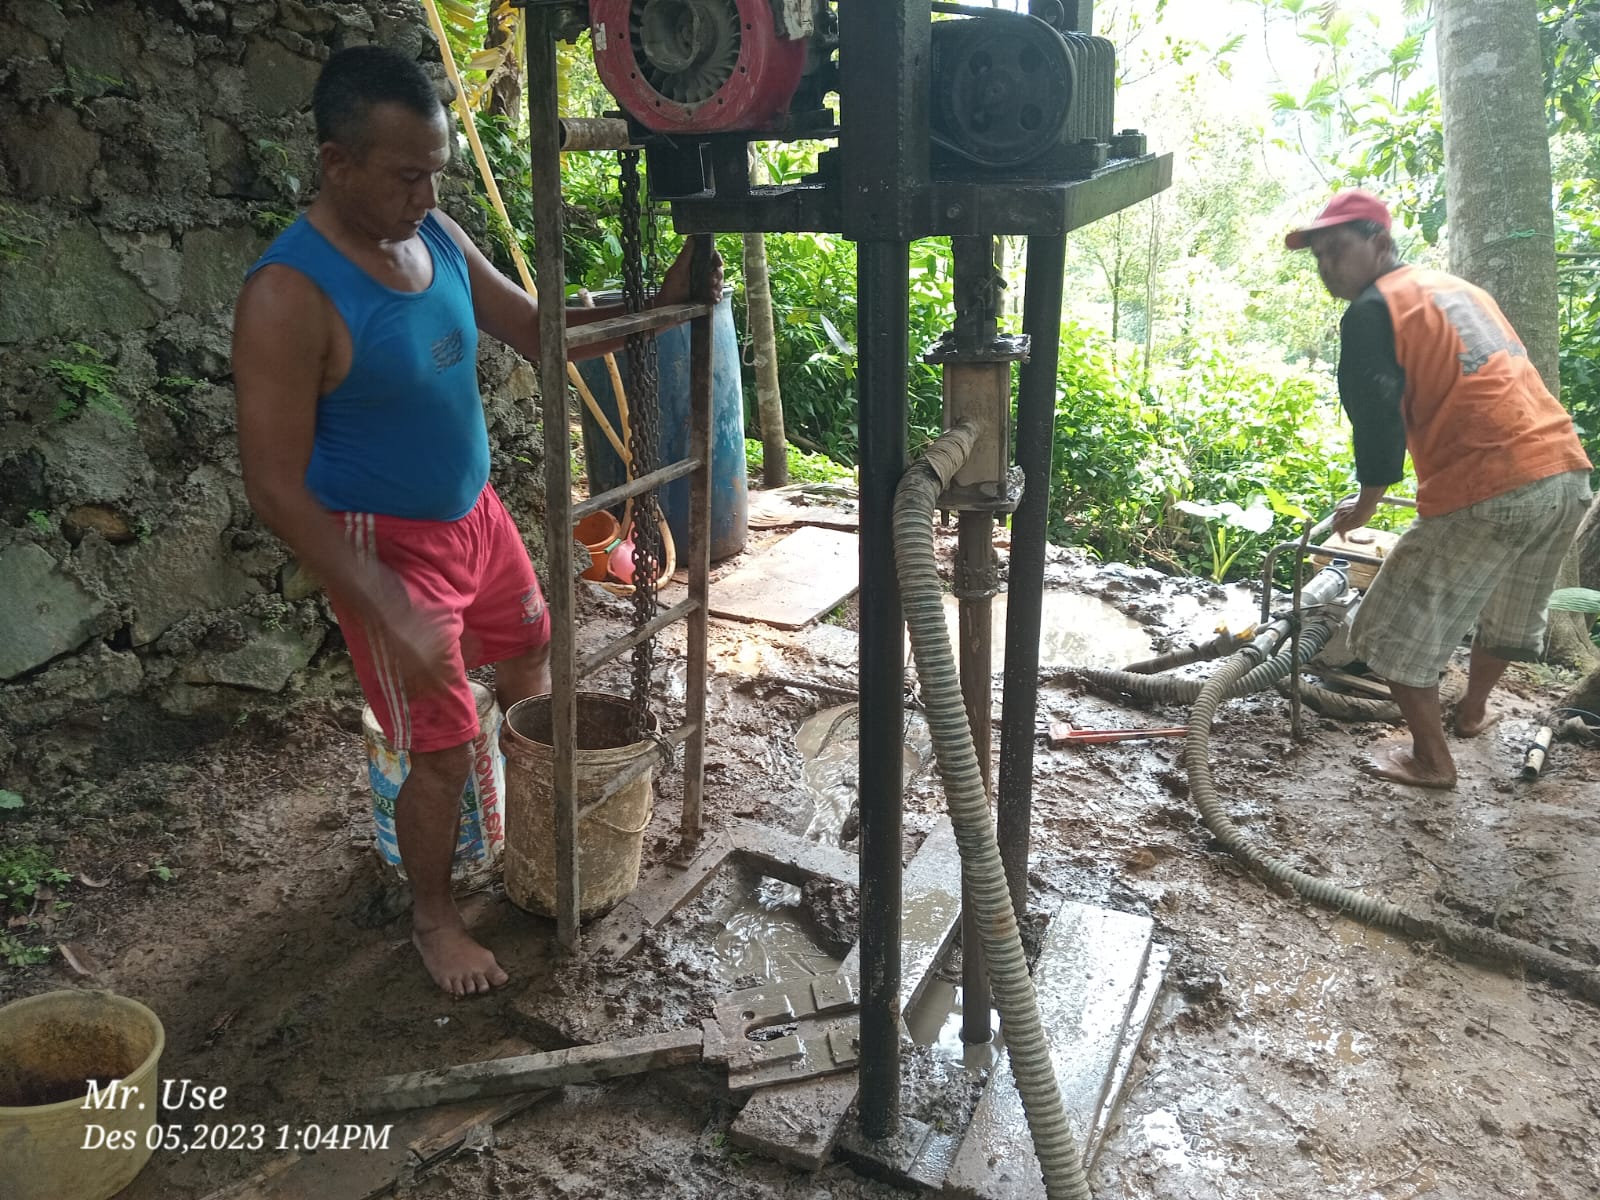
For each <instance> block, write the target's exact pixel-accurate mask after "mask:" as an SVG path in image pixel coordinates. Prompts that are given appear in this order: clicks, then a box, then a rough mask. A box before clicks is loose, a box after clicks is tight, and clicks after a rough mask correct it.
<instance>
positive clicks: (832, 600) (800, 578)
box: [711, 526, 860, 629]
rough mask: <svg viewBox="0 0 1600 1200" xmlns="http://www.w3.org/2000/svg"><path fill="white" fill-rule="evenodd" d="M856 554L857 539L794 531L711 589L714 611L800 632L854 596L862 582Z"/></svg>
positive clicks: (837, 532) (814, 530) (826, 531)
mask: <svg viewBox="0 0 1600 1200" xmlns="http://www.w3.org/2000/svg"><path fill="white" fill-rule="evenodd" d="M857 554H858V550H857V538H856V535H855V534H853V533H845V532H842V531H841V530H837V529H818V528H815V527H813V526H807V527H806V528H804V529H799V530H796V531H795V532H794V533H791V534H790V535H789V536H788V537H786V538H784V539H783V540H782V541H780V542H779V543H778V544H777V545H775V546H773V547H772V548H771V549H769V550H765V551H763V552H762V553H760V554H757V555H754V556H752V557H751V558H750V559H748V560H747V561H746V562H745V563H744V565H743V566H741V567H739V568H738V570H736V571H734V572H733V573H732V574H731V575H729V576H727V577H726V578H723V579H719V580H718V581H717V582H716V583H714V584H712V585H711V611H712V613H713V614H715V615H716V616H719V617H734V618H737V619H739V620H742V621H760V622H761V623H762V624H764V625H772V626H775V627H777V628H779V629H799V628H801V627H802V626H805V625H808V624H810V623H811V622H812V621H814V620H816V619H817V618H818V617H820V616H822V615H823V614H824V613H826V612H828V611H829V610H830V609H832V608H834V607H836V606H837V605H838V604H839V603H840V602H841V601H843V600H845V599H846V598H847V597H849V596H851V595H852V594H854V592H855V590H856V587H857V586H858V581H859V578H860V568H859V564H858V562H857Z"/></svg>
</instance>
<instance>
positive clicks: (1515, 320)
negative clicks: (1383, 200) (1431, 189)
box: [1439, 0, 1561, 392]
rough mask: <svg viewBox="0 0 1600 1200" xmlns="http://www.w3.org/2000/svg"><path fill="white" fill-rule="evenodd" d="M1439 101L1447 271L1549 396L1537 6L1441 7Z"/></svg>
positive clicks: (1555, 333) (1544, 137)
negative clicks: (1513, 341) (1499, 328)
mask: <svg viewBox="0 0 1600 1200" xmlns="http://www.w3.org/2000/svg"><path fill="white" fill-rule="evenodd" d="M1439 94H1440V106H1441V108H1442V109H1443V112H1444V160H1445V194H1446V195H1447V196H1448V197H1449V232H1450V269H1451V271H1453V272H1454V273H1455V274H1457V275H1460V276H1461V277H1462V278H1464V279H1469V280H1471V281H1472V282H1473V283H1475V284H1477V285H1478V286H1479V287H1481V288H1483V289H1484V290H1486V291H1487V292H1488V293H1489V294H1490V295H1492V296H1493V297H1494V298H1495V300H1496V301H1498V302H1499V305H1500V307H1501V308H1502V309H1503V310H1504V311H1505V314H1506V317H1507V318H1508V319H1509V320H1510V321H1511V325H1512V328H1514V329H1515V330H1516V331H1517V333H1518V335H1519V336H1520V337H1521V338H1522V343H1523V345H1525V346H1526V347H1527V348H1528V357H1529V358H1530V359H1531V360H1532V361H1533V365H1534V366H1535V367H1537V368H1538V369H1539V374H1540V375H1542V376H1544V381H1545V386H1547V387H1548V388H1549V389H1550V390H1551V391H1552V392H1555V391H1557V390H1558V389H1559V388H1560V386H1561V381H1560V373H1559V364H1558V353H1559V349H1560V345H1559V328H1560V326H1559V315H1560V314H1559V308H1558V302H1557V299H1556V253H1555V214H1554V212H1553V211H1552V209H1551V206H1550V138H1549V132H1548V129H1547V127H1546V125H1545V114H1544V60H1543V58H1542V56H1541V53H1540V50H1539V20H1538V11H1537V6H1536V5H1533V4H1529V3H1527V0H1441V3H1440V5H1439Z"/></svg>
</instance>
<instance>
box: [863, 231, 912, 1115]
mask: <svg viewBox="0 0 1600 1200" xmlns="http://www.w3.org/2000/svg"><path fill="white" fill-rule="evenodd" d="M856 253H857V255H858V256H859V257H858V262H857V274H858V280H857V289H858V290H857V295H858V297H859V307H858V309H857V312H858V316H857V319H856V337H857V340H858V342H859V344H860V346H861V365H860V374H859V376H858V386H859V388H860V394H861V419H860V429H861V450H860V463H861V620H860V639H861V751H860V753H861V760H860V768H859V776H858V778H859V781H860V784H859V787H860V796H861V1043H862V1045H861V1127H862V1130H863V1132H864V1133H865V1134H866V1135H867V1136H868V1137H870V1138H884V1137H890V1136H892V1135H893V1134H894V1133H895V1132H896V1131H897V1130H898V1129H899V1127H900V881H901V865H900V855H901V846H900V806H901V801H902V797H903V794H904V791H905V780H904V778H903V776H902V774H901V747H902V746H903V745H904V744H905V702H904V697H903V695H902V693H903V689H904V684H905V669H906V660H905V634H904V632H903V623H902V622H903V616H902V613H901V609H900V583H899V579H898V578H897V576H896V574H895V566H894V492H895V487H896V486H897V485H898V484H899V482H900V476H901V475H902V474H903V473H904V472H905V465H906V389H907V385H908V381H909V371H908V369H907V363H908V358H909V340H910V335H909V325H910V320H911V314H910V303H909V300H910V296H909V293H910V278H911V276H910V271H911V260H910V249H909V247H908V246H907V244H906V243H905V242H863V243H861V244H860V245H859V246H858V247H857V249H856Z"/></svg>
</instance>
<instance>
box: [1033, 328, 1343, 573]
mask: <svg viewBox="0 0 1600 1200" xmlns="http://www.w3.org/2000/svg"><path fill="white" fill-rule="evenodd" d="M1133 374H1134V371H1133V369H1132V366H1131V365H1130V364H1128V363H1125V362H1122V361H1119V359H1118V357H1117V355H1116V354H1115V352H1114V351H1113V349H1112V347H1111V346H1110V345H1109V344H1107V343H1106V342H1105V341H1103V340H1102V339H1101V338H1099V337H1098V336H1096V335H1094V334H1092V333H1090V332H1089V331H1088V330H1086V329H1084V328H1083V327H1082V326H1079V325H1076V324H1073V323H1070V322H1069V323H1067V324H1066V325H1064V326H1063V327H1062V357H1061V372H1060V387H1061V392H1060V399H1059V401H1058V404H1057V407H1056V419H1055V442H1054V448H1053V456H1052V488H1051V493H1052V494H1051V501H1050V533H1051V538H1052V540H1054V541H1057V542H1065V543H1069V544H1075V545H1079V546H1082V547H1084V548H1085V549H1088V550H1089V551H1091V552H1092V553H1094V554H1096V555H1097V556H1099V557H1101V558H1105V559H1114V560H1119V561H1124V562H1138V561H1144V560H1148V561H1150V562H1153V563H1156V564H1159V565H1163V566H1165V567H1166V568H1168V569H1169V570H1183V571H1198V572H1200V573H1202V574H1205V575H1207V576H1209V577H1211V578H1213V579H1219V580H1220V579H1222V578H1226V577H1230V576H1237V575H1239V574H1249V573H1250V572H1251V571H1252V570H1253V568H1254V566H1255V563H1256V562H1257V561H1258V559H1257V557H1256V555H1255V554H1254V553H1252V552H1253V551H1259V550H1260V549H1263V548H1264V547H1265V546H1266V545H1268V544H1270V543H1271V542H1272V541H1275V540H1280V539H1283V538H1287V537H1291V536H1296V535H1297V534H1298V531H1299V525H1300V523H1301V522H1302V521H1303V520H1304V519H1305V515H1306V514H1307V513H1308V512H1309V513H1321V512H1325V511H1327V510H1328V509H1329V508H1331V507H1332V505H1333V503H1334V501H1335V500H1337V499H1338V498H1339V497H1340V496H1341V495H1343V494H1345V493H1346V492H1348V491H1349V490H1350V480H1349V467H1348V462H1349V452H1348V447H1347V446H1346V445H1344V435H1343V434H1342V432H1341V431H1340V429H1339V425H1338V409H1337V402H1336V401H1335V400H1334V399H1333V398H1332V395H1331V393H1330V390H1329V385H1328V382H1327V380H1326V378H1325V377H1319V376H1314V375H1309V374H1307V373H1305V372H1297V371H1294V370H1291V369H1288V368H1282V367H1269V366H1262V365H1253V364H1250V363H1247V362H1244V361H1242V356H1241V355H1240V354H1239V353H1238V352H1237V350H1236V349H1235V348H1231V347H1227V346H1208V347H1204V348H1202V349H1201V350H1199V351H1198V352H1197V353H1196V354H1195V355H1194V356H1193V357H1192V358H1191V360H1190V361H1188V362H1187V363H1183V364H1181V365H1179V366H1178V367H1176V368H1173V369H1168V370H1165V371H1162V372H1159V373H1158V374H1157V377H1156V382H1155V384H1154V385H1153V386H1152V387H1150V388H1148V389H1140V388H1138V387H1137V386H1135V385H1134V384H1133V383H1131V382H1130V380H1131V378H1132V377H1133Z"/></svg>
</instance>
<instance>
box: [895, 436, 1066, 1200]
mask: <svg viewBox="0 0 1600 1200" xmlns="http://www.w3.org/2000/svg"><path fill="white" fill-rule="evenodd" d="M976 430H977V427H976V426H975V425H974V424H973V423H972V422H970V421H963V422H962V423H961V424H960V425H958V426H956V428H955V429H952V430H951V431H950V432H949V433H946V434H945V435H944V436H943V437H941V438H939V440H938V441H936V442H934V444H933V445H932V446H930V447H929V448H928V453H927V455H926V456H925V457H924V458H922V459H921V460H920V461H918V462H917V463H916V464H915V465H914V466H912V467H911V469H910V470H908V471H907V472H906V474H905V476H904V478H902V479H901V481H900V486H899V487H898V488H897V489H896V492H895V505H894V538H895V566H896V567H897V568H898V570H899V572H900V592H901V600H902V603H903V604H904V606H905V619H906V625H907V626H908V627H909V628H910V630H911V652H912V655H913V657H914V659H915V661H916V668H917V676H918V679H919V680H920V682H921V688H922V700H923V704H924V706H925V708H926V712H927V718H928V729H929V732H930V733H931V734H932V735H933V749H934V755H935V757H936V758H937V760H938V764H939V774H940V775H941V776H942V777H943V779H944V787H945V795H946V796H947V797H948V799H949V804H950V821H951V824H952V825H953V826H954V827H955V834H956V843H957V845H958V846H959V847H960V850H961V873H962V877H963V879H964V880H965V881H966V883H967V887H968V891H969V893H970V896H971V900H972V903H973V906H974V907H975V908H976V910H977V913H978V916H979V918H980V922H981V925H982V928H983V950H984V954H985V955H986V957H987V959H988V963H989V975H990V982H991V983H992V985H993V988H994V998H995V1004H996V1005H997V1006H998V1007H999V1009H1000V1019H1001V1022H1002V1027H1003V1029H1004V1031H1005V1041H1006V1047H1007V1052H1008V1053H1009V1054H1010V1055H1011V1069H1012V1073H1013V1074H1014V1075H1015V1076H1016V1080H1017V1091H1018V1092H1020V1093H1021V1095H1022V1107H1023V1111H1024V1112H1026V1114H1027V1117H1028V1131H1029V1133H1030V1134H1031V1135H1032V1137H1033V1147H1034V1151H1035V1152H1036V1153H1037V1154H1038V1156H1039V1165H1040V1167H1041V1168H1042V1169H1043V1172H1044V1185H1045V1195H1046V1196H1048V1197H1050V1200H1059V1198H1065V1200H1090V1198H1089V1183H1088V1180H1087V1178H1086V1177H1085V1176H1084V1170H1083V1153H1082V1150H1081V1149H1080V1148H1079V1146H1078V1145H1077V1142H1076V1140H1075V1139H1074V1138H1073V1136H1072V1131H1071V1130H1070V1129H1069V1128H1068V1126H1067V1116H1066V1110H1065V1109H1064V1108H1063V1107H1062V1103H1061V1091H1060V1089H1059V1088H1058V1087H1057V1085H1056V1077H1055V1069H1054V1067H1053V1066H1052V1064H1051V1062H1050V1050H1049V1047H1048V1046H1047V1045H1046V1043H1045V1039H1044V1029H1043V1027H1042V1026H1041V1024H1040V1021H1039V1004H1038V998H1037V996H1036V995H1035V994H1034V990H1033V979H1032V977H1031V976H1029V974H1028V963H1027V959H1026V958H1025V957H1024V955H1023V950H1022V938H1021V935H1020V934H1019V932H1018V930H1017V919H1016V913H1015V912H1014V911H1013V909H1012V907H1011V891H1010V888H1009V887H1008V886H1007V883H1006V876H1005V869H1004V867H1003V866H1002V865H1001V862H1000V847H999V845H998V844H997V843H996V841H995V832H994V821H993V818H992V817H991V815H990V813H989V798H988V796H987V795H986V794H985V791H984V786H983V775H982V773H981V772H980V770H979V768H978V756H977V753H976V752H975V751H974V749H973V745H972V730H971V727H970V726H969V725H968V723H967V709H966V705H965V703H964V702H963V700H962V697H961V681H960V679H959V677H958V675H957V673H956V660H955V656H954V654H953V653H952V652H951V650H950V634H949V630H948V628H947V626H946V625H945V616H944V598H943V594H942V593H943V589H942V588H941V587H940V583H939V571H938V568H937V567H936V565H935V559H934V545H933V512H934V507H935V505H936V503H937V501H938V498H939V493H940V492H941V491H942V490H943V488H944V486H945V484H946V483H947V482H948V481H949V480H950V478H951V477H952V476H953V475H954V474H955V472H956V471H957V470H958V469H959V468H960V467H961V464H962V463H964V462H965V461H966V458H967V455H968V454H969V453H970V452H971V447H972V442H973V438H974V435H975V433H976Z"/></svg>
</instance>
